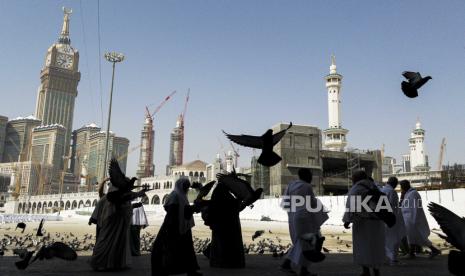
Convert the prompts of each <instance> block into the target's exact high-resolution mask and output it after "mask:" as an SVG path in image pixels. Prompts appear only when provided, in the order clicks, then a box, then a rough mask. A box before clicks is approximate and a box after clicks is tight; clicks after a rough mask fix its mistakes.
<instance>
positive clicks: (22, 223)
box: [15, 222, 26, 233]
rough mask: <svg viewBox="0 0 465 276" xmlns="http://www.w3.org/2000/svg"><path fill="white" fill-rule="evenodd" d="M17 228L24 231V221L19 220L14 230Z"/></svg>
mask: <svg viewBox="0 0 465 276" xmlns="http://www.w3.org/2000/svg"><path fill="white" fill-rule="evenodd" d="M18 228H19V229H23V231H22V232H21V233H24V230H26V223H24V222H19V223H18V224H17V225H16V228H15V230H16V229H18Z"/></svg>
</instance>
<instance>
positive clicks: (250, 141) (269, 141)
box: [223, 122, 292, 167]
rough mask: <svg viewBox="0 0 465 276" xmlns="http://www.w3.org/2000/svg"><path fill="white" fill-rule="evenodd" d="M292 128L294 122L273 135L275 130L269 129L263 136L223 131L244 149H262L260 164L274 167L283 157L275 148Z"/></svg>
mask: <svg viewBox="0 0 465 276" xmlns="http://www.w3.org/2000/svg"><path fill="white" fill-rule="evenodd" d="M291 127H292V122H291V123H290V124H289V126H288V127H287V128H286V129H284V130H281V131H280V132H278V133H275V134H273V130H271V129H268V130H267V131H266V132H265V134H263V135H262V136H252V135H231V134H228V133H226V132H225V131H224V130H223V133H224V134H225V135H226V137H228V139H229V140H231V141H233V142H234V143H236V144H239V145H241V146H244V147H249V148H255V149H261V150H262V153H261V154H260V157H259V158H258V163H260V164H262V165H263V166H266V167H272V166H274V165H276V164H278V163H279V161H281V156H279V155H278V154H276V153H275V152H274V151H273V146H274V145H276V144H277V143H278V142H279V141H280V140H281V139H282V138H283V137H284V135H285V134H286V131H287V130H289V129H290V128H291Z"/></svg>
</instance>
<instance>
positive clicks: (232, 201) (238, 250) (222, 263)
mask: <svg viewBox="0 0 465 276" xmlns="http://www.w3.org/2000/svg"><path fill="white" fill-rule="evenodd" d="M243 209H244V206H242V204H241V201H240V200H238V199H236V198H235V197H234V196H233V195H232V194H231V193H230V192H229V190H228V188H227V187H226V185H224V184H222V183H221V182H220V183H218V184H217V186H216V188H215V190H213V193H212V196H211V200H210V201H209V202H208V222H207V224H208V225H209V226H210V228H211V229H212V242H211V244H210V253H209V255H210V266H211V267H221V268H243V267H244V266H245V257H244V245H243V242H242V232H241V222H240V220H239V212H240V211H242V210H243Z"/></svg>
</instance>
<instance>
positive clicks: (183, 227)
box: [163, 178, 195, 234]
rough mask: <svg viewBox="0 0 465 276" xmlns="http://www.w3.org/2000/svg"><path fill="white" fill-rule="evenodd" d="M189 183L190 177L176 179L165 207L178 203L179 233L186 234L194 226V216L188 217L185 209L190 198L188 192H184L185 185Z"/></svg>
mask: <svg viewBox="0 0 465 276" xmlns="http://www.w3.org/2000/svg"><path fill="white" fill-rule="evenodd" d="M187 184H189V186H190V182H189V179H188V178H179V179H178V180H176V183H175V184H174V189H173V191H172V192H171V193H170V194H169V195H168V198H167V199H166V202H165V204H164V205H163V207H165V209H166V207H168V206H171V205H178V222H179V233H181V234H185V233H186V232H187V231H189V229H191V228H192V227H194V225H195V223H194V218H193V217H192V216H191V217H190V218H188V219H186V218H185V217H184V210H185V208H186V207H187V206H189V200H188V199H187V193H186V192H184V190H183V187H184V185H187Z"/></svg>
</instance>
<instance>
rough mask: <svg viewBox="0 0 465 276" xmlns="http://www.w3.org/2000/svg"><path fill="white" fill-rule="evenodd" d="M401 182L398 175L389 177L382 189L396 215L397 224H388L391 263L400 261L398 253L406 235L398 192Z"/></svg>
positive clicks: (387, 234) (387, 250)
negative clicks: (391, 225) (390, 225)
mask: <svg viewBox="0 0 465 276" xmlns="http://www.w3.org/2000/svg"><path fill="white" fill-rule="evenodd" d="M398 184H399V181H398V180H397V177H394V176H392V177H389V179H388V181H387V184H386V185H385V186H384V187H383V188H382V189H381V191H382V192H383V193H384V194H386V196H387V197H388V200H389V203H390V204H391V207H392V209H393V212H394V214H395V216H396V224H395V225H394V226H393V227H390V228H389V227H387V226H386V247H385V248H386V249H385V251H386V257H388V259H389V263H390V265H396V264H398V263H399V261H398V259H397V255H398V252H399V247H400V244H401V241H402V238H404V237H405V235H406V233H405V224H404V217H403V216H402V210H401V209H400V207H399V196H398V195H397V192H396V190H395V189H396V187H397V185H398Z"/></svg>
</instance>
